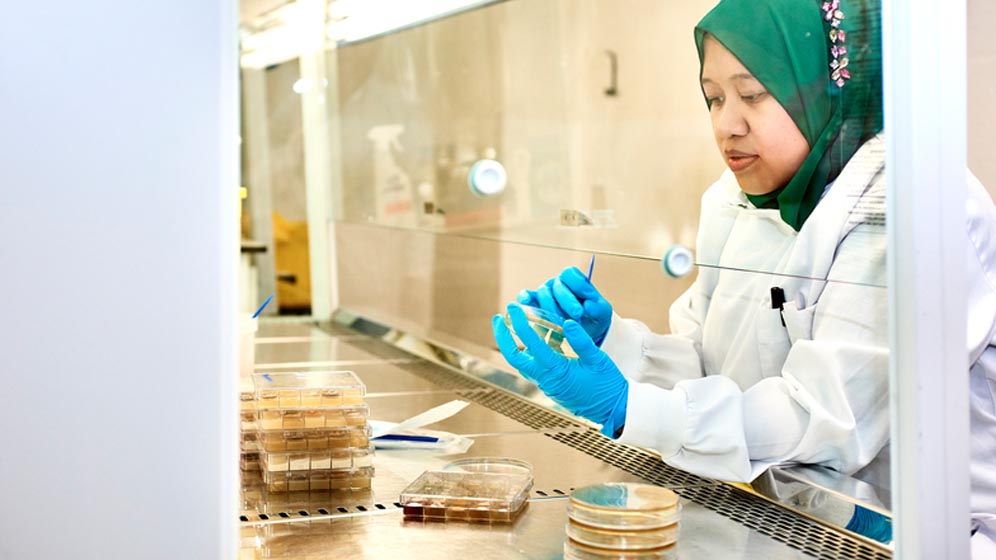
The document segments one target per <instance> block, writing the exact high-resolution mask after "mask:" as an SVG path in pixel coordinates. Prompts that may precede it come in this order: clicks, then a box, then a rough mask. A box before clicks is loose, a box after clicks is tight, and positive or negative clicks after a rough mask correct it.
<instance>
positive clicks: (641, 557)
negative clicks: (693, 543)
mask: <svg viewBox="0 0 996 560" xmlns="http://www.w3.org/2000/svg"><path fill="white" fill-rule="evenodd" d="M677 558H678V547H677V546H675V545H673V544H672V545H669V546H665V547H663V548H655V549H653V550H606V549H604V548H596V547H592V546H586V545H583V544H581V543H579V542H575V541H572V540H571V539H567V540H565V541H564V560H677Z"/></svg>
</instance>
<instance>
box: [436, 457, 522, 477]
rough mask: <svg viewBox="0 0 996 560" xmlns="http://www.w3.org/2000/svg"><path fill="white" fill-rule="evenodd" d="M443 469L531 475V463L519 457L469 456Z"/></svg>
mask: <svg viewBox="0 0 996 560" xmlns="http://www.w3.org/2000/svg"><path fill="white" fill-rule="evenodd" d="M443 470H444V471H465V472H484V473H496V474H521V475H527V476H532V475H533V466H532V465H530V464H529V463H527V462H526V461H523V460H521V459H512V458H511V457H470V458H468V459H461V460H459V461H454V462H452V463H450V464H448V465H446V466H445V467H443Z"/></svg>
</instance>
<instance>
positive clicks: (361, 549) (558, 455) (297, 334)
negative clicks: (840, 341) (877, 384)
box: [240, 322, 889, 560]
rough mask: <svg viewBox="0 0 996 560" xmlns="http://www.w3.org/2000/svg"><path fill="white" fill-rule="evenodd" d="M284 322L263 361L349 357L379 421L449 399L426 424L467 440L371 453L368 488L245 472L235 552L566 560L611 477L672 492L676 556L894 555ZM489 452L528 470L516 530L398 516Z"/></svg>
mask: <svg viewBox="0 0 996 560" xmlns="http://www.w3.org/2000/svg"><path fill="white" fill-rule="evenodd" d="M290 327H291V326H289V325H287V324H279V325H277V326H276V328H275V329H274V328H271V325H268V324H267V323H266V322H264V323H263V324H262V325H261V328H260V331H259V333H258V335H257V337H258V340H259V343H258V344H257V354H256V356H257V363H258V364H259V363H263V364H265V363H267V362H264V361H263V359H272V360H275V362H273V363H282V364H296V365H295V366H293V367H294V369H302V370H305V369H328V368H329V363H332V362H336V361H347V360H353V363H351V364H350V365H348V366H347V367H343V368H337V369H350V370H352V371H354V372H356V373H357V375H359V377H360V378H361V379H362V380H363V381H364V383H365V384H366V386H367V392H368V394H367V403H368V404H369V406H370V410H371V418H372V419H376V420H386V421H394V422H397V421H401V420H404V419H406V418H409V417H411V416H413V415H415V414H418V413H420V412H422V411H425V410H427V409H429V408H432V407H434V406H437V405H440V404H443V403H446V402H449V401H451V400H454V399H460V400H464V401H467V402H468V403H469V405H468V406H467V407H466V408H465V409H463V410H462V411H460V412H459V413H457V414H455V415H454V416H452V417H450V418H448V419H446V420H443V421H441V422H438V423H436V424H434V425H430V426H427V428H430V429H436V430H442V431H447V432H452V433H454V434H458V435H464V436H467V437H470V438H471V439H473V440H474V443H473V445H472V446H471V447H470V448H469V449H468V450H467V451H466V452H465V453H445V452H430V451H415V450H384V449H382V450H377V452H376V454H375V456H374V459H373V465H374V468H375V474H374V477H373V480H372V487H371V489H369V490H363V491H354V492H346V491H331V492H329V491H326V492H290V493H279V494H268V493H267V492H266V490H265V488H264V487H263V485H262V484H261V475H260V473H258V472H248V473H245V475H244V477H243V484H242V508H243V513H242V516H241V520H242V529H241V530H242V540H241V556H240V557H241V558H274V559H290V558H295V559H297V558H303V559H314V560H321V559H332V558H354V557H355V558H388V557H392V556H391V555H393V557H395V558H463V557H465V556H469V555H473V556H475V557H477V558H530V559H533V558H536V559H552V558H561V557H562V553H563V542H564V538H565V534H564V524H565V523H566V519H567V517H566V504H567V495H568V494H569V493H570V492H571V490H572V489H574V488H578V487H581V486H585V485H589V484H597V483H602V482H610V481H633V482H646V483H653V484H657V485H660V486H667V487H671V488H673V489H674V490H675V491H676V492H677V493H678V494H679V496H681V501H682V508H683V509H682V515H681V524H680V529H679V538H678V544H677V548H676V552H677V558H681V559H683V560H690V559H691V560H694V559H698V558H709V559H712V558H770V559H781V558H800V557H817V558H827V559H830V558H852V557H854V558H865V559H876V560H877V559H884V558H888V557H889V555H888V553H887V551H885V552H883V551H882V550H880V549H875V548H870V547H868V546H866V545H865V544H864V543H862V542H861V541H855V540H854V539H853V538H850V537H847V536H846V535H842V534H840V533H837V532H834V531H832V530H830V529H827V528H826V527H824V526H821V525H819V524H818V523H815V522H814V521H812V520H809V519H806V518H804V517H802V516H799V515H797V514H794V513H792V512H790V511H787V510H784V509H783V508H781V507H779V506H776V505H774V504H772V503H770V502H766V501H764V500H762V499H760V498H758V497H756V496H755V495H751V494H749V493H747V492H744V491H743V490H740V489H738V488H735V487H733V486H730V485H726V484H722V483H718V482H715V481H711V480H707V479H703V478H700V477H697V476H694V475H691V474H688V473H684V472H682V471H678V470H677V469H673V468H671V467H667V466H666V465H664V464H663V462H662V461H660V459H659V458H658V457H656V456H655V455H653V454H652V453H648V452H647V451H645V450H639V449H636V448H631V447H627V446H623V445H621V444H618V443H616V442H614V441H611V440H609V439H608V438H605V437H603V436H601V435H600V434H598V433H597V431H595V430H593V429H592V428H590V427H589V426H587V425H586V424H585V423H584V422H583V421H580V420H578V419H576V418H573V417H570V416H567V415H563V414H559V413H556V412H553V411H551V410H547V409H544V408H542V407H541V406H540V405H538V404H536V403H533V402H530V401H528V400H526V399H523V398H522V397H519V396H516V395H513V394H512V393H509V392H507V391H504V390H503V389H501V388H498V387H495V386H492V385H489V384H487V383H484V382H482V381H478V380H475V379H473V378H471V377H467V376H465V375H464V374H462V373H460V372H458V371H455V370H453V369H450V367H447V366H443V365H441V364H435V363H431V362H429V361H426V360H424V359H422V358H417V357H415V356H413V355H411V354H405V353H403V352H401V351H400V350H399V349H397V348H395V347H393V346H391V345H389V344H387V343H386V342H383V341H380V340H378V339H376V338H371V337H366V336H362V335H358V334H357V333H355V332H352V331H348V330H345V329H343V328H342V327H335V328H334V329H332V330H331V331H329V332H323V331H322V330H319V329H315V328H312V327H308V328H304V326H303V325H296V326H294V327H301V328H290ZM330 333H332V334H330ZM264 369H265V368H264ZM289 369H291V368H290V367H287V368H283V369H282V370H283V371H287V370H289ZM276 370H277V371H279V370H281V369H280V368H277V369H276ZM495 456H498V457H514V458H517V459H522V460H525V461H527V462H529V463H530V464H532V466H533V475H534V486H533V488H532V491H531V492H530V499H529V502H528V505H527V506H526V509H525V510H524V512H523V513H522V515H520V516H519V517H518V518H517V519H516V520H515V521H514V522H513V523H511V524H490V525H489V524H483V525H482V524H467V523H461V522H449V523H440V522H422V521H417V522H416V521H406V520H404V518H403V516H402V510H401V508H400V504H399V503H398V500H399V497H400V494H401V492H402V491H403V490H404V489H405V487H406V486H407V485H408V484H410V483H411V482H412V481H413V480H415V479H416V478H417V477H418V476H419V475H420V474H421V473H422V472H423V471H425V470H429V469H435V468H440V467H442V466H444V465H446V464H447V463H450V462H452V461H454V460H457V459H463V458H467V457H495Z"/></svg>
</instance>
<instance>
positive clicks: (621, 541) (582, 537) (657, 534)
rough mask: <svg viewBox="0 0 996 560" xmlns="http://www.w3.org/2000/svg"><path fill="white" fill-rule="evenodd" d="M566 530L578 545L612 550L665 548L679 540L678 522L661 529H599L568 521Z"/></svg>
mask: <svg viewBox="0 0 996 560" xmlns="http://www.w3.org/2000/svg"><path fill="white" fill-rule="evenodd" d="M566 529H567V536H568V537H569V538H570V539H571V540H573V541H575V542H577V543H580V544H583V545H587V546H593V547H597V548H608V549H612V550H650V549H657V548H664V547H666V546H669V545H672V544H674V542H675V541H676V540H678V523H677V522H675V523H673V524H671V525H668V526H667V527H661V528H660V529H599V528H596V527H589V526H587V525H582V524H580V523H577V522H576V521H574V520H568V522H567V528H566Z"/></svg>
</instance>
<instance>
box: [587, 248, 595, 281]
mask: <svg viewBox="0 0 996 560" xmlns="http://www.w3.org/2000/svg"><path fill="white" fill-rule="evenodd" d="M594 270H595V253H592V254H591V261H589V262H588V283H589V284H590V283H591V273H592V271H594Z"/></svg>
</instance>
